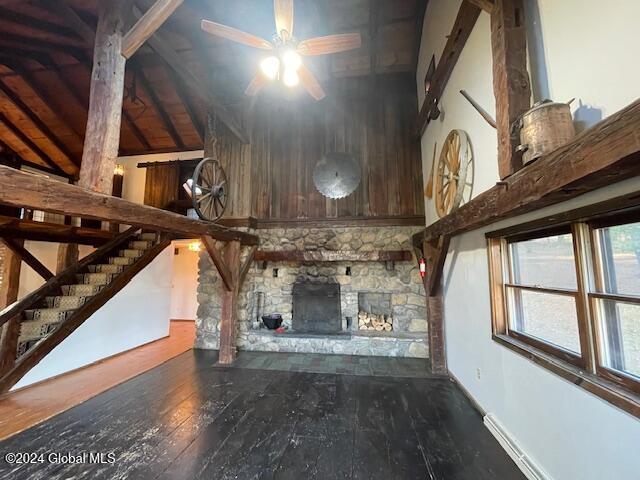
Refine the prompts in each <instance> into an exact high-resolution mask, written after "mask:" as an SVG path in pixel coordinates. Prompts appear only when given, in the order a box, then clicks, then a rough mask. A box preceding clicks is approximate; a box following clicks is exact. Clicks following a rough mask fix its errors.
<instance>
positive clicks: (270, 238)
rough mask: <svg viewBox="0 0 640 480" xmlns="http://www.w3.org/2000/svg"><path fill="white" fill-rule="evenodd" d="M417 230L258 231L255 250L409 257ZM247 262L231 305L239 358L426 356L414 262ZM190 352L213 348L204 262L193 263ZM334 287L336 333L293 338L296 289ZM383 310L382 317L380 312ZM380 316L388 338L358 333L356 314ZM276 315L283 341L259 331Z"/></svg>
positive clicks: (216, 281)
mask: <svg viewBox="0 0 640 480" xmlns="http://www.w3.org/2000/svg"><path fill="white" fill-rule="evenodd" d="M418 230H419V227H380V228H368V227H364V228H363V227H348V228H309V229H307V228H295V229H271V230H260V231H259V232H258V233H259V235H260V239H261V245H260V248H261V249H262V250H265V251H282V250H329V251H341V250H350V251H357V252H372V251H376V250H383V251H385V250H386V251H388V250H411V245H410V238H411V235H412V234H413V233H415V232H416V231H418ZM262 267H263V266H262V265H261V263H260V262H254V264H253V265H252V266H251V269H250V271H249V273H248V275H247V279H246V280H245V283H244V285H243V288H242V291H241V294H240V298H239V305H238V333H237V335H238V337H237V345H238V347H239V348H240V349H243V350H256V351H282V352H309V353H336V354H354V355H378V356H398V357H419V358H425V357H427V356H428V348H427V345H428V342H427V319H426V318H427V314H426V306H425V294H424V287H423V286H422V280H421V278H420V275H419V272H418V269H417V265H416V262H415V260H414V261H410V262H396V263H395V265H394V268H389V266H388V265H385V263H383V262H342V261H338V262H269V263H268V264H267V265H266V268H262ZM199 280H200V283H199V289H198V302H199V304H200V306H199V309H198V321H197V337H196V347H197V348H209V349H216V348H218V345H219V318H220V295H219V294H220V290H221V288H222V287H221V280H220V278H219V276H218V273H217V271H216V269H215V267H214V266H213V264H212V263H211V260H210V259H209V256H208V255H207V254H206V253H204V254H201V256H200V277H199ZM301 282H309V283H313V284H337V285H339V289H340V310H341V327H342V328H341V330H340V332H336V333H331V334H324V333H315V334H309V333H299V332H296V331H294V330H293V329H292V327H293V322H292V321H293V315H292V314H293V287H294V284H296V283H301ZM381 309H382V310H384V312H383V311H382V310H381ZM367 310H368V313H371V314H374V313H375V314H379V313H383V314H385V315H388V316H389V317H390V318H392V323H393V328H392V329H391V330H385V329H383V330H375V329H374V330H359V329H358V314H359V313H360V312H361V311H367ZM270 313H279V314H281V315H282V317H283V319H284V321H283V325H284V326H285V327H287V328H288V330H287V332H286V333H284V334H277V333H274V332H273V331H270V330H267V329H266V328H261V327H262V325H261V322H260V321H259V317H260V315H265V314H270Z"/></svg>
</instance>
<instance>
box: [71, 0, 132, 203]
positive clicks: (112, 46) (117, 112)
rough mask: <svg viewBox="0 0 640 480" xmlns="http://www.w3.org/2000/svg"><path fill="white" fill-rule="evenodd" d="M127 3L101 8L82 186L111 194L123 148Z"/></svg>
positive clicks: (117, 1) (118, 1)
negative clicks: (121, 129) (124, 55)
mask: <svg viewBox="0 0 640 480" xmlns="http://www.w3.org/2000/svg"><path fill="white" fill-rule="evenodd" d="M127 7H129V8H131V3H130V2H128V1H127V0H111V1H108V2H103V3H101V4H100V14H99V18H98V28H97V31H96V40H95V46H94V53H93V70H92V73H91V91H90V94H89V115H88V118H87V129H86V134H85V138H84V149H83V151H82V166H81V168H80V180H79V185H81V186H83V187H86V188H90V189H91V190H95V191H98V192H103V193H109V194H110V193H111V186H112V183H113V170H114V168H115V166H116V160H117V158H118V150H119V147H120V126H121V123H122V100H123V95H124V73H125V63H126V60H125V59H124V57H122V55H121V54H120V50H121V47H122V39H123V32H124V28H125V23H126V17H127Z"/></svg>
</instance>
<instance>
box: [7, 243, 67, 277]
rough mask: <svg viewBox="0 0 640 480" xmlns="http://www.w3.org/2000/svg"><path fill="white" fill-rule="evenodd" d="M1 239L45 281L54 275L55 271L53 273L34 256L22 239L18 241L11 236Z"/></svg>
mask: <svg viewBox="0 0 640 480" xmlns="http://www.w3.org/2000/svg"><path fill="white" fill-rule="evenodd" d="M0 240H1V241H2V243H4V244H5V245H6V246H7V248H9V249H10V250H12V251H13V253H15V254H16V255H18V256H19V257H20V258H21V259H22V261H23V262H24V263H26V264H27V265H29V266H30V267H31V268H32V269H33V270H34V271H35V272H36V273H37V274H38V275H40V276H41V277H42V278H44V279H45V281H48V280H49V279H51V278H52V277H53V276H54V275H53V273H51V270H49V269H48V268H47V267H45V266H44V265H43V264H42V262H41V261H40V260H38V259H37V258H36V257H34V256H33V255H32V254H31V252H30V251H29V250H27V249H26V248H24V246H23V245H22V242H21V241H16V240H13V239H10V238H2V239H0Z"/></svg>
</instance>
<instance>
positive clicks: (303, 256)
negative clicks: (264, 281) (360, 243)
mask: <svg viewBox="0 0 640 480" xmlns="http://www.w3.org/2000/svg"><path fill="white" fill-rule="evenodd" d="M254 260H255V261H257V262H411V261H413V255H412V253H411V252H410V251H409V250H376V251H373V252H356V251H353V250H280V251H271V252H268V251H264V250H258V251H257V252H256V253H255V256H254Z"/></svg>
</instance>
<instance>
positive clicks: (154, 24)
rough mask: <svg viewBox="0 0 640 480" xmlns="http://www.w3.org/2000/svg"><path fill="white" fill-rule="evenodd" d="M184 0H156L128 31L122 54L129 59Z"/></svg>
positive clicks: (123, 42)
mask: <svg viewBox="0 0 640 480" xmlns="http://www.w3.org/2000/svg"><path fill="white" fill-rule="evenodd" d="M182 2H183V0H156V3H154V4H153V5H152V6H151V8H149V10H147V12H146V13H145V14H144V15H142V17H140V18H139V19H138V21H137V22H136V24H135V25H134V26H133V27H131V30H129V31H128V32H127V34H126V35H125V36H124V39H123V41H122V55H123V56H124V58H126V59H129V58H131V57H132V56H133V54H134V53H136V52H137V51H138V49H139V48H140V47H141V46H142V45H143V44H144V42H146V41H147V40H148V39H149V37H151V35H153V34H154V33H155V32H156V30H158V28H160V26H161V25H162V24H163V23H164V22H165V21H166V20H167V18H169V17H170V16H171V14H172V13H173V12H175V10H176V9H177V8H178V7H179V6H180V5H181V4H182Z"/></svg>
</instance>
